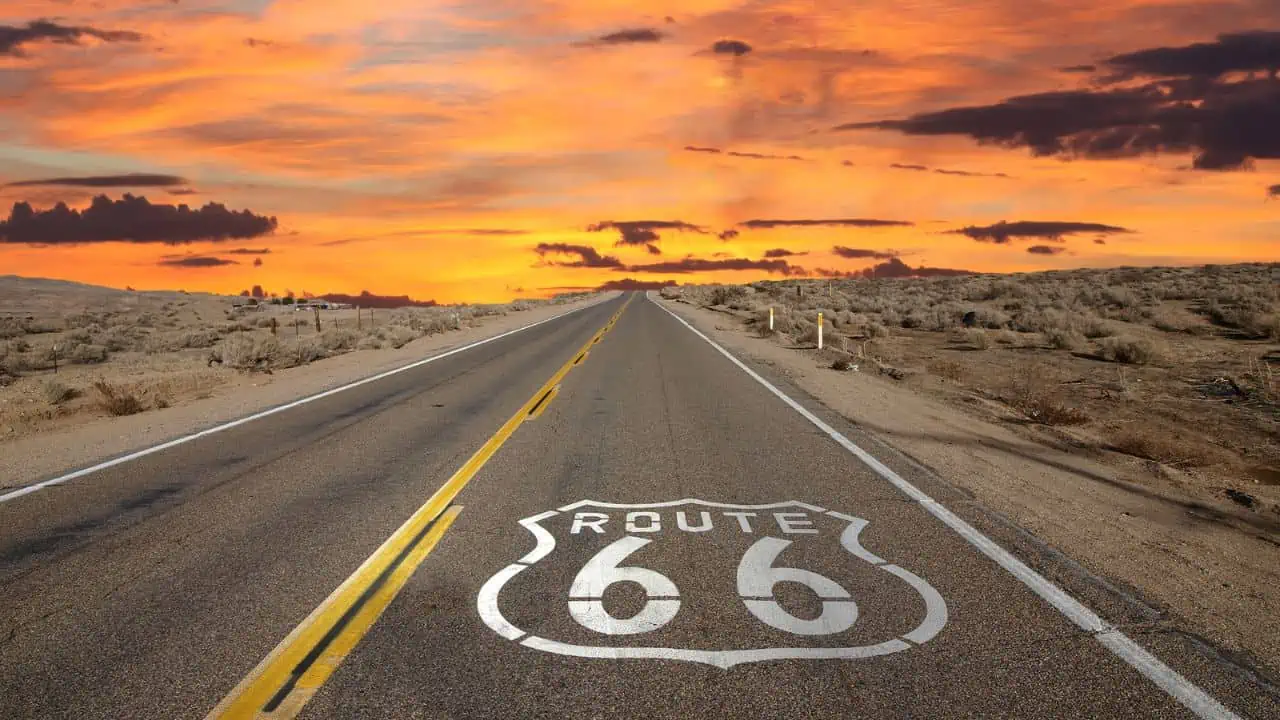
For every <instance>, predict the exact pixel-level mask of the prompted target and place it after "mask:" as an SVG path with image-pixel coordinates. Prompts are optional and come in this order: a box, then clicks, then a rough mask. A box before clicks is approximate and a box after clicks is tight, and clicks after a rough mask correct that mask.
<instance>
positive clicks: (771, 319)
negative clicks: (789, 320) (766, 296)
mask: <svg viewBox="0 0 1280 720" xmlns="http://www.w3.org/2000/svg"><path fill="white" fill-rule="evenodd" d="M769 332H773V306H772V305H770V306H769Z"/></svg>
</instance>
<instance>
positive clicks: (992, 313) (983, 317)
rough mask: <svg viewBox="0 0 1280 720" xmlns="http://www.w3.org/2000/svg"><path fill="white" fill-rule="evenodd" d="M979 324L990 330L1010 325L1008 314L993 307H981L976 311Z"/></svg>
mask: <svg viewBox="0 0 1280 720" xmlns="http://www.w3.org/2000/svg"><path fill="white" fill-rule="evenodd" d="M974 315H975V316H976V317H975V319H976V320H977V322H978V324H979V325H981V326H982V327H984V328H988V329H990V330H999V329H1001V328H1005V327H1008V326H1009V323H1010V319H1009V316H1008V314H1006V313H1004V312H1001V311H999V310H994V309H992V308H979V309H978V310H976V311H974Z"/></svg>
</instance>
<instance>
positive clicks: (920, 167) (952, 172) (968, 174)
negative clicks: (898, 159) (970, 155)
mask: <svg viewBox="0 0 1280 720" xmlns="http://www.w3.org/2000/svg"><path fill="white" fill-rule="evenodd" d="M889 167H891V168H894V169H897V170H914V171H916V172H933V173H937V174H939V175H959V176H962V177H999V178H1007V177H1009V176H1008V175H1006V174H1005V173H981V172H971V171H969V170H949V169H947V168H931V167H929V166H927V165H903V164H901V163H892V164H890V165H889Z"/></svg>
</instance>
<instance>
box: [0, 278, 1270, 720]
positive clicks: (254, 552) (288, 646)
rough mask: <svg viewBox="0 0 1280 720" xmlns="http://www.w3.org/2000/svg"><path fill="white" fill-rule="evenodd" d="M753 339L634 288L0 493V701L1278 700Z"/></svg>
mask: <svg viewBox="0 0 1280 720" xmlns="http://www.w3.org/2000/svg"><path fill="white" fill-rule="evenodd" d="M752 370H753V371H754V372H758V373H759V376H758V377H756V376H753V375H752V374H750V373H749V372H747V371H745V370H744V369H743V368H742V367H739V366H738V365H736V364H735V363H734V362H733V361H731V360H730V359H729V358H728V357H726V356H725V355H724V354H723V353H722V352H721V351H719V350H718V349H717V348H716V347H714V346H713V345H712V344H710V343H709V342H708V341H707V340H706V339H705V338H703V337H700V336H699V335H698V334H696V333H695V332H694V331H693V330H691V329H690V328H689V327H686V326H685V325H684V324H683V323H682V322H681V321H679V320H678V319H677V318H676V317H674V316H672V315H671V314H670V313H668V312H667V311H666V310H664V309H663V308H662V307H660V306H659V305H658V304H657V303H655V302H653V301H651V300H649V299H647V298H646V297H645V296H644V295H643V294H633V295H631V296H624V297H619V298H617V299H616V300H611V301H608V302H605V303H602V304H599V305H596V306H592V307H589V308H587V309H584V310H580V311H577V312H573V313H571V314H568V315H566V316H563V317H561V318H558V319H556V320H553V321H550V322H546V323H544V324H541V325H539V326H537V327H533V328H530V329H528V330H525V331H522V332H519V333H516V334H513V335H510V336H507V337H503V338H501V339H498V340H495V341H493V342H490V343H486V344H483V345H480V346H478V347H474V348H471V349H468V350H465V351H462V352H458V353H455V354H452V355H450V356H448V357H444V358H441V359H439V360H438V361H435V362H431V363H428V364H424V365H421V366H419V367H416V368H413V369H412V370H408V371H405V372H402V373H398V374H395V375H392V376H389V377H387V378H384V379H381V380H378V381H376V382H371V383H367V384H364V385H361V386H359V387H355V388H352V389H349V390H346V391H343V392H339V393H335V394H332V395H330V396H327V397H324V398H322V399H319V400H316V401H314V402H309V403H306V404H303V405H300V406H298V407H294V408H291V409H289V410H286V411H283V412H279V413H276V414H274V415H271V416H269V417H266V418H263V419H260V420H256V421H254V422H249V423H245V424H242V425H239V426H237V427H233V428H229V429H227V430H225V431H222V432H218V433H215V434H211V435H208V436H207V437H201V438H198V439H196V440H192V441H190V442H185V443H182V444H178V445H176V446H174V447H170V448H168V449H165V450H163V451H160V452H155V453H153V454H149V455H146V456H144V457H140V458H137V459H134V460H131V461H129V462H126V463H122V464H119V465H116V466H114V467H109V468H106V469H102V470H100V471H97V472H93V473H90V474H87V475H85V476H83V477H79V478H76V479H75V480H73V481H70V482H67V483H65V484H61V485H57V486H54V487H48V488H45V489H42V490H40V491H38V492H32V493H30V494H28V495H24V496H21V497H17V498H14V499H12V500H11V501H9V502H5V503H3V504H0V717H3V718H37V717H38V718H45V717H48V718H201V717H206V716H207V717H303V718H366V717H368V718H529V717H568V716H573V717H590V718H610V717H645V718H666V717H673V718H674V717H682V718H683V717H709V718H778V717H895V718H896V717H913V718H923V717H928V718H941V717H982V718H996V717H1018V718H1041V717H1043V718H1050V717H1052V718H1066V717H1079V718H1098V717H1159V718H1190V717H1197V716H1199V717H1232V716H1233V715H1232V713H1234V714H1235V716H1239V717H1256V718H1262V717H1280V702H1277V698H1276V697H1275V695H1274V694H1271V693H1268V692H1267V691H1265V690H1264V689H1263V688H1262V686H1261V685H1259V684H1257V683H1254V682H1252V681H1251V680H1250V679H1249V678H1248V677H1247V676H1246V675H1245V674H1242V673H1240V672H1238V671H1237V670H1236V669H1235V668H1234V667H1233V666H1231V665H1230V664H1229V663H1226V662H1219V661H1218V660H1216V659H1215V658H1214V657H1212V653H1208V652H1206V651H1204V649H1203V646H1202V645H1201V644H1198V643H1195V642H1190V641H1188V640H1187V638H1185V637H1182V636H1179V635H1172V634H1168V633H1144V629H1143V626H1142V625H1141V623H1140V622H1136V621H1134V619H1133V618H1132V617H1131V613H1130V611H1129V610H1127V609H1126V605H1125V604H1124V602H1123V601H1122V600H1121V599H1117V598H1116V597H1115V596H1114V594H1113V593H1111V592H1110V591H1108V590H1107V589H1106V588H1104V587H1101V586H1096V585H1089V584H1081V581H1080V580H1079V579H1078V578H1072V577H1067V576H1066V575H1064V574H1063V573H1064V572H1065V571H1062V568H1063V567H1066V565H1065V564H1063V565H1061V566H1060V565H1057V564H1055V563H1054V562H1051V561H1046V560H1044V558H1046V557H1053V556H1052V553H1048V554H1046V553H1044V552H1042V550H1043V549H1037V547H1036V546H1035V544H1034V543H1033V542H1031V541H1029V540H1028V538H1027V536H1026V534H1025V533H1020V532H1019V531H1018V530H1017V529H1016V528H1011V527H1009V526H1008V525H1007V524H1003V523H1001V522H999V520H998V519H996V518H993V517H992V516H991V514H990V513H987V512H986V511H985V510H983V509H982V508H981V507H980V506H979V505H978V504H976V503H974V502H973V501H972V500H971V499H970V498H969V497H967V496H966V495H965V494H964V493H962V492H960V491H958V490H956V489H955V488H953V487H952V486H950V485H948V484H947V483H946V482H945V479H941V478H936V477H934V476H932V475H931V474H930V473H929V472H928V471H927V470H925V469H924V468H922V467H919V466H918V465H915V464H914V463H911V462H909V461H908V460H906V459H905V458H903V457H901V456H899V455H897V454H896V453H893V452H890V451H888V450H886V449H885V448H884V446H882V445H880V444H879V443H877V442H876V441H875V439H874V438H869V437H867V436H866V435H865V434H864V433H862V431H860V430H859V429H858V428H856V427H854V426H852V425H851V424H849V423H848V422H846V421H844V420H842V419H841V418H839V417H836V416H834V415H833V414H832V413H831V412H829V411H828V410H826V409H825V408H823V407H822V406H821V405H820V404H818V403H817V402H816V401H815V400H813V399H812V398H809V397H807V396H805V395H804V394H802V393H800V392H798V391H796V390H795V389H794V388H792V387H790V386H789V385H788V384H787V383H786V381H785V378H779V377H775V376H773V375H772V374H771V373H770V371H769V369H768V368H753V369H752ZM762 381H763V382H762ZM765 383H769V384H771V385H772V386H773V388H776V389H777V391H778V393H782V394H784V395H785V396H786V398H788V399H790V401H791V402H793V403H795V404H796V405H797V406H799V407H800V408H802V409H803V410H804V412H805V413H809V414H810V416H809V417H806V415H805V414H802V412H799V411H797V408H796V407H793V406H792V405H791V404H789V403H788V401H787V400H784V398H783V397H781V396H780V395H779V394H778V393H775V392H774V390H772V389H771V388H770V387H769V386H767V385H766V384H765ZM922 422H926V420H925V419H922ZM836 435H838V436H839V437H835V436H836ZM864 451H865V452H866V453H869V454H870V455H874V456H875V459H874V460H869V459H868V458H867V457H865V456H861V457H860V453H862V452H864ZM1006 550H1007V551H1008V552H1006ZM1023 562H1025V563H1026V564H1027V565H1023V564H1022V563H1023ZM1028 565H1029V566H1031V567H1030V568H1028V567H1027V566H1028ZM1037 571H1038V572H1037ZM1060 571H1061V572H1060ZM1060 587H1061V588H1064V589H1065V592H1064V591H1063V590H1060V589H1059V588H1060ZM1072 597H1078V598H1079V599H1080V600H1081V601H1082V602H1083V603H1084V604H1081V603H1077V602H1076V601H1075V600H1073V599H1072ZM1046 598H1047V599H1046ZM1086 606H1087V608H1092V611H1096V612H1097V613H1098V614H1099V615H1100V616H1101V618H1102V619H1098V617H1097V616H1094V615H1093V613H1092V612H1091V611H1090V610H1089V609H1087V608H1086ZM1081 612H1083V613H1084V614H1081ZM1073 613H1074V615H1073ZM1094 621H1097V623H1098V624H1096V625H1091V624H1090V623H1093V622H1094ZM1103 623H1105V624H1103ZM1148 653H1150V654H1148Z"/></svg>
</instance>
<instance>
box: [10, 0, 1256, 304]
mask: <svg viewBox="0 0 1280 720" xmlns="http://www.w3.org/2000/svg"><path fill="white" fill-rule="evenodd" d="M1278 70H1280V3H1277V2H1276V0H967V1H962V0H861V1H860V2H856V3H855V2H849V1H848V0H807V1H805V2H800V1H799V0H780V1H768V0H746V1H743V0H680V2H668V1H666V0H658V1H648V2H624V1H623V0H458V1H456V2H434V1H432V0H412V1H410V0H378V1H376V2H371V1H370V0H332V1H325V0H0V274H17V275H25V276H39V277H54V278H62V279H70V280H77V281H82V282H89V283H94V284H102V285H109V286H113V287H126V286H128V287H134V288H136V289H175V288H181V289H186V290H192V291H196V290H201V291H214V292H224V293H238V292H240V291H241V290H244V289H249V288H251V287H252V286H255V285H257V286H260V287H262V288H264V289H265V290H266V291H267V292H275V293H279V294H282V295H283V294H285V293H286V292H292V293H295V294H298V295H302V294H303V293H310V294H323V293H327V292H341V293H352V294H354V293H358V292H360V291H370V292H373V293H377V294H387V295H409V296H410V297H412V298H415V299H432V300H437V301H439V302H495V301H504V300H507V299H511V298H514V297H540V296H546V295H549V294H553V293H556V292H561V291H566V290H578V289H589V288H597V287H645V286H647V285H649V284H666V283H680V284H684V283H706V282H747V281H752V280H757V279H770V278H771V279H781V278H788V277H840V276H850V275H857V276H875V277H896V276H915V275H920V276H927V275H937V274H947V273H949V272H953V271H974V272H1019V271H1032V270H1043V269H1055V268H1072V267H1112V266H1119V265H1185V264H1198V263H1230V262H1244V261H1276V260H1280V131H1278V130H1277V129H1276V128H1280V78H1278V77H1277V71H1278Z"/></svg>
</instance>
